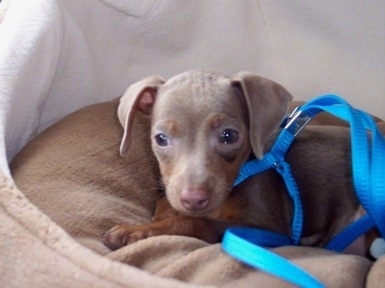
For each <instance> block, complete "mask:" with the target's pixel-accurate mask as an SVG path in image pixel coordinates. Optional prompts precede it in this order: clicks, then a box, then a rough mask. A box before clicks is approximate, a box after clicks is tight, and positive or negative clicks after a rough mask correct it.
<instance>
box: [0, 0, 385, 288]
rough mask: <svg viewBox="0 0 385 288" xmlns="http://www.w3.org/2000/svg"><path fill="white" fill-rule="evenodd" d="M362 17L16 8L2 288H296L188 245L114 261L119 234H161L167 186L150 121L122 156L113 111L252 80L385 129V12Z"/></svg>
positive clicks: (10, 19)
mask: <svg viewBox="0 0 385 288" xmlns="http://www.w3.org/2000/svg"><path fill="white" fill-rule="evenodd" d="M353 2H354V5H353ZM353 2H352V1H349V2H348V1H345V3H344V2H341V3H340V4H338V5H337V4H335V3H333V5H332V6H333V7H329V5H328V4H327V3H317V4H315V3H313V4H311V5H310V4H307V3H306V1H299V2H297V5H295V4H293V3H291V4H288V3H287V1H275V2H274V4H273V3H271V1H266V3H265V2H263V1H259V2H246V1H245V2H240V3H238V2H237V3H236V4H235V3H234V2H233V1H224V2H223V3H222V4H221V6H220V7H218V6H217V5H218V4H216V3H215V2H213V1H198V2H192V3H187V2H181V1H164V2H162V1H159V2H154V1H113V0H105V1H92V2H91V1H76V0H72V1H71V0H66V1H48V0H39V1H27V2H25V1H21V0H12V1H11V2H10V7H9V9H8V11H7V13H6V14H5V18H4V20H3V23H2V24H1V25H0V39H1V40H0V75H1V79H2V80H1V83H0V86H1V89H0V95H1V97H0V101H1V102H0V104H1V105H0V109H1V110H2V111H1V114H0V115H1V116H2V117H1V120H2V125H1V128H0V129H1V133H0V135H1V139H2V143H3V144H2V146H1V151H0V152H1V159H0V160H1V169H2V173H1V175H0V181H1V182H0V207H1V209H0V219H1V222H2V224H1V225H0V227H1V228H0V229H1V234H0V235H1V236H0V237H1V239H0V251H1V253H0V260H1V261H0V265H1V269H0V279H1V282H2V286H4V287H208V286H211V287H219V286H220V287H254V286H257V287H258V286H261V287H290V284H288V283H286V282H284V281H282V280H280V279H278V278H274V277H272V276H269V275H268V274H265V273H264V272H261V271H258V270H255V269H252V268H250V267H247V266H245V265H243V264H241V263H239V262H237V261H236V260H234V259H232V258H231V257H229V256H227V255H226V254H224V253H223V252H222V251H221V248H220V244H216V245H208V244H207V243H205V242H203V241H200V240H197V239H193V238H189V237H181V236H161V237H153V238H149V239H146V240H142V241H140V242H137V243H135V244H133V245H129V246H127V247H123V248H121V249H119V250H117V251H113V252H112V251H110V250H108V249H107V248H106V247H105V246H103V244H102V243H101V241H100V234H101V233H102V232H104V231H106V230H107V229H109V228H111V227H112V226H113V225H114V224H115V223H131V224H135V223H144V222H147V221H150V219H151V216H152V213H153V210H154V202H155V200H156V198H157V187H158V184H159V180H160V179H159V171H158V169H157V165H156V162H155V159H154V158H153V156H152V154H151V151H150V149H149V145H148V140H149V137H148V123H147V122H146V121H148V119H147V120H146V119H142V118H138V119H137V121H136V125H135V137H134V143H133V148H132V149H130V153H129V154H128V155H127V157H123V158H122V157H120V156H119V149H118V147H119V143H120V138H121V135H122V129H121V127H120V126H119V123H118V121H117V118H116V107H117V103H118V102H117V100H112V99H115V98H117V97H119V96H121V95H122V94H123V92H124V90H125V89H126V88H127V86H128V85H129V84H131V83H132V82H134V81H136V80H139V79H141V78H143V77H145V76H148V75H149V74H154V73H157V74H162V75H163V76H164V77H168V76H171V75H173V74H176V73H178V72H180V71H183V70H187V69H191V68H206V69H211V70H218V71H224V72H227V73H235V72H237V71H239V70H250V71H253V72H256V73H259V74H262V75H264V76H267V77H269V78H272V79H275V80H276V81H278V82H281V83H282V84H283V85H284V86H285V87H287V88H288V89H289V90H290V91H291V92H292V93H293V94H294V95H295V96H296V98H303V99H306V98H308V97H310V96H311V95H317V94H321V93H323V92H329V91H330V90H333V92H338V93H340V94H342V95H346V97H347V98H348V100H350V101H351V102H353V103H354V104H355V105H356V106H358V105H359V106H360V107H362V108H363V109H365V110H368V111H369V112H371V113H373V114H376V115H378V116H380V117H381V118H385V115H384V111H383V108H382V107H384V105H383V104H385V102H384V101H385V99H383V97H382V96H381V95H383V94H382V93H383V91H384V90H385V86H384V83H383V79H384V71H385V69H384V65H383V64H384V63H382V62H381V61H378V59H380V58H381V57H382V51H383V50H384V49H380V48H381V47H383V46H384V43H385V42H384V37H382V36H383V35H384V28H383V26H381V25H380V24H379V23H381V22H380V21H383V20H382V15H381V13H380V10H381V9H379V7H380V6H381V5H383V3H381V1H373V2H370V3H361V2H360V1H353ZM342 3H344V4H342ZM364 11H366V12H367V13H363V12H364ZM337 15H338V16H341V17H342V19H340V18H341V17H336V16H337ZM357 15H360V17H361V18H360V22H359V23H358V20H357V18H358V16H357ZM315 16H318V17H315ZM365 17H366V18H365ZM337 18H338V19H337ZM362 18H365V19H366V20H367V21H366V22H365V21H363V19H362ZM270 19H271V20H270ZM273 20H274V21H273ZM361 23H367V24H366V25H365V27H362V25H361ZM366 28H367V29H369V28H370V29H371V30H370V33H366V32H367V29H366ZM281 29H283V30H281ZM286 29H287V30H286ZM224 30H225V31H226V32H225V33H224ZM289 30H290V31H291V33H290V35H289V33H285V31H286V32H287V31H289ZM337 35H338V36H341V38H338V37H337ZM288 40H290V41H288ZM240 43H242V44H240ZM351 43H354V44H356V45H350V44H351ZM369 43H370V44H373V45H369ZM381 45H382V46H381ZM357 46H358V47H357ZM378 47H380V48H378ZM298 49H301V52H300V53H299V52H298ZM377 49H378V50H377ZM342 51H343V52H344V53H342ZM298 54H300V55H298ZM235 55H236V57H235ZM358 55H365V59H363V58H360V57H357V56H358ZM288 56H291V57H288ZM312 56H314V57H312ZM361 57H363V56H361ZM250 59H252V60H250ZM337 60H338V61H337ZM353 60H354V61H353ZM298 67H301V68H302V69H298ZM326 67H327V68H326ZM332 68H333V69H332ZM293 71H294V72H293ZM289 72H290V73H289ZM304 80H305V81H304ZM362 95H364V96H362ZM368 99H370V101H368ZM94 103H97V104H94ZM91 104H92V105H91ZM81 107H85V108H82V109H80V110H78V109H79V108H81ZM73 111H76V112H73ZM72 112H73V113H72ZM66 115H68V116H66ZM65 116H66V117H65ZM63 117H64V118H63ZM138 117H140V116H138ZM61 118H63V119H62V120H59V119H61ZM58 120H59V121H58ZM380 125H382V124H380ZM47 127H49V128H48V129H46V128H47ZM41 131H43V132H42V133H40V132H41ZM37 134H39V135H38V136H36V135H37ZM35 136H36V137H35ZM31 139H33V140H32V141H30V140H31ZM27 143H28V144H27ZM26 144H27V145H26ZM25 145H26V146H25ZM23 146H25V147H24V148H23V149H22V147H23ZM8 163H11V164H10V166H8ZM273 250H274V251H275V252H276V253H278V254H280V255H282V256H284V257H286V258H288V259H291V260H292V261H293V262H294V263H296V264H298V265H299V266H301V267H303V268H304V269H305V270H307V271H308V272H310V273H311V274H312V275H314V276H315V277H317V278H318V279H320V280H321V281H322V282H324V283H325V284H326V286H327V287H363V286H365V285H366V286H368V287H381V286H382V285H383V283H384V281H385V273H384V272H383V271H385V270H384V268H385V259H384V258H381V259H380V260H378V261H377V262H375V263H374V264H373V263H371V262H370V261H368V260H367V259H365V258H363V257H359V256H352V255H342V254H336V253H333V252H330V251H326V250H323V249H316V248H306V247H280V248H276V249H273Z"/></svg>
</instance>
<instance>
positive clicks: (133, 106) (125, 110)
mask: <svg viewBox="0 0 385 288" xmlns="http://www.w3.org/2000/svg"><path fill="white" fill-rule="evenodd" d="M164 82H165V80H164V79H163V78H162V77H160V76H150V77H148V78H145V79H143V80H141V81H139V82H137V83H135V84H132V85H131V86H130V87H128V89H127V91H126V92H125V93H124V95H123V96H122V98H120V103H119V107H118V118H119V121H120V124H121V125H122V127H123V129H124V134H123V138H122V142H121V144H120V155H122V156H123V155H124V154H125V153H126V152H127V150H128V148H129V146H130V143H131V130H132V124H133V122H134V116H135V112H136V111H138V110H139V111H141V112H142V113H144V114H146V115H149V114H151V112H152V107H153V105H154V103H155V98H156V94H157V91H158V88H159V86H160V85H162V84H163V83H164Z"/></svg>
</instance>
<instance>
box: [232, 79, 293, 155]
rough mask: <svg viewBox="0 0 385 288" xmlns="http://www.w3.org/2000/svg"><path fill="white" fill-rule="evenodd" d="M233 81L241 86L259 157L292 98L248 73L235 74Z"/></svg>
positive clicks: (254, 147) (252, 137)
mask: <svg viewBox="0 0 385 288" xmlns="http://www.w3.org/2000/svg"><path fill="white" fill-rule="evenodd" d="M232 84H233V85H234V86H236V87H239V88H240V89H241V91H242V94H243V96H244V98H245V102H246V105H247V109H248V113H249V129H250V143H251V147H252V149H253V152H254V155H255V156H256V157H257V158H258V159H261V158H262V157H263V152H264V151H263V148H264V145H265V143H266V141H267V139H268V138H269V137H270V136H271V135H272V134H273V132H274V131H275V130H276V129H277V128H278V127H279V125H280V124H281V123H282V121H283V119H284V117H285V115H286V114H287V111H288V107H289V103H290V101H291V100H292V98H293V97H292V96H291V95H290V93H289V92H287V91H286V89H285V88H283V87H282V86H281V85H279V84H277V83H275V82H273V81H271V80H268V79H266V78H262V77H259V76H257V75H254V74H251V73H248V72H241V73H239V74H237V75H235V76H234V77H233V79H232Z"/></svg>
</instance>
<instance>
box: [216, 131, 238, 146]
mask: <svg viewBox="0 0 385 288" xmlns="http://www.w3.org/2000/svg"><path fill="white" fill-rule="evenodd" d="M237 140H238V132H237V131H235V130H233V129H226V130H223V131H222V134H221V136H220V137H219V142H220V143H223V144H231V143H234V142H237Z"/></svg>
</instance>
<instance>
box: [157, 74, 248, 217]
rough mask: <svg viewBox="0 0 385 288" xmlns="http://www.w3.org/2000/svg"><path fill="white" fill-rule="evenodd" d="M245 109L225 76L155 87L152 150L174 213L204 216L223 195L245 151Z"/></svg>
mask: <svg viewBox="0 0 385 288" xmlns="http://www.w3.org/2000/svg"><path fill="white" fill-rule="evenodd" d="M246 111H247V109H246V104H245V100H244V97H243V96H242V93H241V92H240V90H239V89H238V88H237V87H235V86H234V85H232V84H231V81H230V80H229V79H228V78H224V77H223V78H222V77H217V76H215V75H213V76H212V77H197V78H191V77H190V78H183V77H179V78H173V79H171V80H170V81H168V82H167V83H166V84H165V85H162V87H160V88H159V90H158V95H157V98H156V101H155V105H154V108H153V117H152V129H151V137H152V148H153V151H154V153H155V155H156V157H157V159H158V161H159V165H160V169H161V174H162V177H163V182H164V184H165V188H166V194H167V198H168V200H169V201H170V203H171V205H172V206H173V207H174V208H175V209H176V210H178V211H180V212H181V213H184V214H190V215H205V214H207V213H209V212H211V211H213V210H215V209H216V208H218V207H219V206H220V205H221V204H222V203H223V201H224V200H225V199H226V198H227V197H228V195H229V193H230V191H231V189H232V185H233V181H234V180H235V177H236V176H237V174H238V171H239V168H240V166H241V165H242V163H243V162H244V161H245V160H246V159H247V157H248V156H249V154H250V152H251V148H250V141H249V134H248V126H249V123H248V113H247V112H246Z"/></svg>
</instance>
